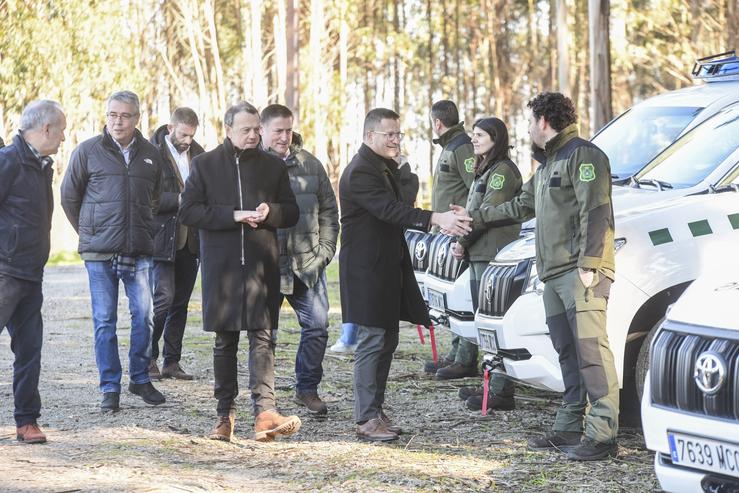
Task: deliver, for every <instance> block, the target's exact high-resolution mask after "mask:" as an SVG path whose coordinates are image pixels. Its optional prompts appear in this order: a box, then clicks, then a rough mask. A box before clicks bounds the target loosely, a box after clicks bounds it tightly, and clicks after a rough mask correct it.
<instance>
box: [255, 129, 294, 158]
mask: <svg viewBox="0 0 739 493" xmlns="http://www.w3.org/2000/svg"><path fill="white" fill-rule="evenodd" d="M259 147H261V148H262V150H263V151H264V152H267V153H269V154H271V155H273V156H275V157H278V158H280V159H282V160H283V161H285V164H286V165H287V166H294V165H296V164H297V162H296V159H297V157H298V153H300V151H302V150H303V137H302V136H301V135H300V134H299V133H297V132H293V138H292V140H291V141H290V147H289V148H288V153H287V156H286V157H283V156H280V155H279V154H277V153H276V152H275V150H274V149H272V148H271V147H266V146H265V145H264V141H262V142H260V143H259Z"/></svg>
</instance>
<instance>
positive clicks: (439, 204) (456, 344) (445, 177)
mask: <svg viewBox="0 0 739 493" xmlns="http://www.w3.org/2000/svg"><path fill="white" fill-rule="evenodd" d="M431 127H432V128H433V129H434V134H435V135H436V136H437V138H436V139H434V144H438V145H440V146H441V148H442V150H441V155H439V160H438V162H437V163H436V169H435V170H434V183H433V187H432V189H431V210H433V211H434V212H445V211H448V210H449V205H451V204H455V205H464V204H466V203H467V195H468V194H469V191H470V186H471V185H472V181H473V180H474V179H475V153H474V150H473V148H472V141H471V140H470V137H469V135H467V133H466V132H465V130H464V122H460V121H459V111H458V110H457V105H456V104H454V102H453V101H449V100H445V99H444V100H441V101H437V102H435V103H434V104H433V105H432V106H431ZM436 231H438V230H434V231H433V232H436ZM424 371H425V372H426V373H430V374H435V375H436V378H438V379H441V380H449V379H454V378H464V377H474V376H476V375H477V346H476V345H475V344H472V343H471V342H469V341H467V340H465V339H464V338H462V337H459V336H454V338H453V339H452V348H451V350H450V351H449V353H448V354H447V355H446V356H444V357H443V358H440V359H439V361H438V363H434V362H433V361H428V362H426V364H425V366H424Z"/></svg>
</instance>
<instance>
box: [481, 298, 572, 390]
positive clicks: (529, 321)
mask: <svg viewBox="0 0 739 493" xmlns="http://www.w3.org/2000/svg"><path fill="white" fill-rule="evenodd" d="M475 326H476V328H477V329H487V330H490V331H494V332H495V338H496V341H497V346H498V348H499V350H498V354H497V355H499V356H501V357H502V359H503V364H504V366H505V370H506V373H507V374H508V375H509V376H510V377H512V378H513V379H515V380H517V381H519V382H522V383H525V384H527V385H531V386H532V387H536V388H540V389H544V390H550V391H554V392H563V391H564V383H563V381H562V371H561V369H560V367H559V356H558V355H557V351H555V350H554V346H553V345H552V341H551V339H550V337H549V331H548V328H547V325H546V316H545V315H544V305H543V303H542V300H541V296H539V295H537V294H536V293H527V294H524V295H522V296H521V297H519V298H518V299H517V300H516V302H515V303H514V304H513V306H512V307H511V308H510V309H509V310H508V312H507V313H506V315H505V316H504V317H502V318H501V317H491V316H486V315H482V314H480V313H479V312H478V313H477V315H476V316H475Z"/></svg>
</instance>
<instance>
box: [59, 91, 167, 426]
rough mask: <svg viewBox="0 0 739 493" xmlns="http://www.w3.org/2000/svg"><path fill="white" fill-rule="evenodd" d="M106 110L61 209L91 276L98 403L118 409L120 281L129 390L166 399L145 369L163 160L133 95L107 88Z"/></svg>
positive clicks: (73, 168) (74, 169) (79, 151)
mask: <svg viewBox="0 0 739 493" xmlns="http://www.w3.org/2000/svg"><path fill="white" fill-rule="evenodd" d="M107 110H108V111H107V121H108V124H107V125H106V127H105V128H104V129H103V133H102V134H101V135H98V136H96V137H93V138H91V139H88V140H86V141H85V142H83V143H82V144H80V145H79V146H77V148H76V149H75V150H74V152H73V153H72V158H71V160H70V162H69V167H68V168H67V172H66V174H65V176H64V180H63V182H62V188H61V193H62V207H63V208H64V212H65V213H66V215H67V218H68V219H69V221H70V222H71V223H72V226H73V227H74V229H75V230H77V233H79V236H80V242H79V252H80V255H81V257H82V259H83V260H84V261H85V267H86V268H87V273H88V277H89V280H90V296H91V299H92V318H93V324H94V326H95V360H96V362H97V365H98V371H99V373H100V390H101V391H102V392H103V400H102V403H101V405H100V408H101V409H102V410H103V411H104V412H105V411H112V412H115V411H118V409H119V396H120V392H121V362H120V359H119V357H118V338H117V337H116V319H117V312H118V283H119V280H120V281H123V284H124V286H125V288H126V295H127V296H128V300H129V306H130V310H131V342H130V350H129V353H128V354H129V373H130V383H129V386H128V390H129V391H130V392H132V393H134V394H136V395H139V396H141V398H142V399H143V400H144V402H146V403H147V404H152V405H157V404H162V403H164V396H163V395H162V394H161V393H160V392H159V391H158V390H156V389H155V388H154V386H153V385H152V384H151V381H150V379H149V373H148V371H147V370H148V367H149V359H150V354H151V351H150V346H149V341H150V334H151V330H152V299H151V288H150V285H149V269H150V267H151V256H152V253H153V252H154V235H153V231H154V214H155V213H156V210H157V208H158V207H159V190H160V186H161V179H162V163H161V157H160V154H159V150H158V149H157V148H156V147H154V146H153V145H151V144H150V143H149V142H148V141H147V140H146V139H145V138H144V137H143V135H141V132H139V131H138V130H137V129H136V124H137V123H138V121H139V114H140V112H139V98H138V96H136V94H134V93H132V92H130V91H120V92H116V93H114V94H112V95H111V96H110V97H109V98H108V103H107Z"/></svg>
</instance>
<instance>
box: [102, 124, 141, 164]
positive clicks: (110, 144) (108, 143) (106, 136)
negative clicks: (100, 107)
mask: <svg viewBox="0 0 739 493" xmlns="http://www.w3.org/2000/svg"><path fill="white" fill-rule="evenodd" d="M142 140H146V139H144V136H143V135H141V132H139V129H138V128H135V129H134V130H133V142H132V143H131V144H130V145H131V151H134V152H135V151H136V150H137V149H138V148H139V145H140V144H141V141H142ZM103 145H104V146H105V147H107V148H108V149H110V150H112V151H114V152H120V147H118V143H117V142H116V141H115V140H113V136H112V135H110V133H109V132H108V127H107V126H106V127H103ZM131 156H133V153H132V154H131ZM131 159H133V157H132V158H131Z"/></svg>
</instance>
